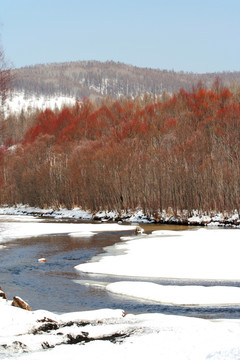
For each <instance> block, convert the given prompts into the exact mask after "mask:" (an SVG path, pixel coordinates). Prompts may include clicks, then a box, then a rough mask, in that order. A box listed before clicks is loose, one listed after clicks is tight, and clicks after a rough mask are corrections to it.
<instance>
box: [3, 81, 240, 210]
mask: <svg viewBox="0 0 240 360" xmlns="http://www.w3.org/2000/svg"><path fill="white" fill-rule="evenodd" d="M165 100H166V101H157V102H155V99H154V97H148V98H146V97H145V98H144V99H142V100H141V99H140V98H138V99H135V100H129V99H126V98H122V99H121V100H120V101H116V100H111V99H109V98H106V99H104V100H102V102H101V104H99V103H98V104H97V103H93V102H90V101H89V100H88V99H85V100H84V101H83V102H81V103H78V102H77V103H76V105H75V106H73V107H69V108H64V109H63V110H62V111H60V112H53V111H51V110H46V111H44V112H41V113H39V114H38V115H37V116H36V119H35V122H34V124H33V125H32V126H31V127H30V128H29V129H28V130H27V131H26V133H25V134H24V136H23V138H22V139H18V141H17V142H16V144H15V145H14V146H10V147H9V148H7V147H6V146H5V147H2V148H1V151H0V185H1V186H0V202H1V203H7V204H16V203H24V204H29V205H32V206H39V207H49V206H51V207H59V206H66V207H68V208H72V207H74V206H81V207H82V208H84V209H90V210H92V211H97V210H118V211H121V210H128V209H135V208H137V207H141V208H142V209H143V210H144V212H145V213H146V214H156V213H157V212H158V211H159V210H160V211H162V210H164V209H168V208H169V207H171V208H172V209H173V210H174V211H176V212H177V211H178V210H188V212H189V214H190V213H191V211H192V210H194V209H195V210H196V209H197V210H201V211H206V212H209V211H221V212H224V211H229V212H230V211H233V210H235V209H237V210H238V212H239V205H240V103H239V98H238V96H236V95H235V94H233V93H232V92H231V91H230V90H229V89H228V88H225V87H222V86H221V85H220V84H219V82H218V81H216V82H215V83H214V85H213V86H212V89H211V90H206V89H204V88H203V87H201V86H200V85H199V86H198V88H196V89H194V90H192V91H191V92H187V91H185V90H180V91H179V92H178V93H177V94H175V95H174V96H172V97H171V98H170V99H165ZM11 145H12V143H11Z"/></svg>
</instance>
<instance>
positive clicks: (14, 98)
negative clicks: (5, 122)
mask: <svg viewBox="0 0 240 360" xmlns="http://www.w3.org/2000/svg"><path fill="white" fill-rule="evenodd" d="M75 102H76V99H75V98H73V97H67V96H64V95H55V96H43V95H41V96H37V95H27V94H26V93H24V92H13V93H11V94H10V95H9V97H8V98H7V100H6V104H5V116H8V115H10V114H19V113H20V112H21V111H22V110H23V111H33V110H35V109H37V108H38V109H41V110H45V109H46V108H50V109H52V110H54V109H55V108H58V109H61V108H62V107H63V106H64V105H74V104H75Z"/></svg>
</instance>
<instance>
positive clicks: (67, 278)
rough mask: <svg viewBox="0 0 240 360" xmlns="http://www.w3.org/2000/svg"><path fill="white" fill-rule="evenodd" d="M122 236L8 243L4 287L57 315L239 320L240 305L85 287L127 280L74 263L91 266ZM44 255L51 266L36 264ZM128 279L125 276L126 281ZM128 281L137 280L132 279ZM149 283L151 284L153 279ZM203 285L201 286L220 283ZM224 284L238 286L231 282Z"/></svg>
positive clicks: (0, 267) (0, 257)
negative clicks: (119, 313)
mask: <svg viewBox="0 0 240 360" xmlns="http://www.w3.org/2000/svg"><path fill="white" fill-rule="evenodd" d="M4 221H6V219H4ZM141 226H142V227H144V229H145V232H147V233H149V232H151V231H154V230H183V229H187V228H186V227H185V226H180V227H179V226H174V225H172V226H166V225H152V224H146V225H145V224H144V225H141ZM0 229H1V226H0ZM131 234H132V232H127V233H126V232H124V236H125V235H131ZM122 235H123V233H122V234H121V233H116V232H106V233H100V234H97V235H94V236H93V237H85V238H84V237H80V238H76V237H74V238H73V237H70V236H63V235H61V236H57V235H55V236H38V237H33V238H25V239H21V240H20V239H18V240H15V241H12V242H9V243H7V244H6V247H5V248H4V249H1V250H0V274H1V275H0V285H1V286H2V288H3V290H4V291H5V292H6V294H7V296H8V298H9V299H11V298H13V296H15V295H18V296H20V297H22V298H23V299H24V300H26V301H27V302H29V304H30V306H31V307H32V309H33V310H35V309H39V308H41V309H46V310H50V311H53V312H71V311H84V310H92V309H100V308H113V309H116V308H118V309H119V308H121V309H124V310H125V311H126V312H132V313H141V312H144V313H146V312H161V313H165V314H177V315H186V316H201V317H205V318H214V317H215V318H220V317H222V318H223V317H227V318H240V306H232V307H230V308H229V307H227V306H222V307H217V308H215V307H209V306H208V307H191V306H189V307H187V306H186V307H182V306H172V305H163V304H158V303H154V302H146V301H141V300H136V299H131V298H126V297H123V296H120V295H116V294H112V293H108V292H107V291H106V290H105V289H104V287H96V286H94V287H93V286H85V285H84V283H86V282H89V283H91V280H94V282H96V281H97V282H98V283H101V282H104V283H108V282H113V281H119V280H123V278H122V277H114V276H103V275H95V276H93V275H89V274H84V273H79V272H77V271H76V270H75V269H74V266H75V265H78V264H80V263H83V262H86V261H88V260H90V259H91V258H92V257H93V256H95V255H96V254H98V253H100V252H103V247H106V246H110V245H113V244H114V243H115V242H117V241H119V240H120V237H121V236H122ZM41 257H45V258H46V259H47V262H46V263H40V262H38V261H37V260H38V259H39V258H41ZM126 279H127V278H126V277H125V278H124V280H126ZM128 279H129V280H132V278H128ZM141 280H142V279H141ZM144 280H145V281H151V279H144ZM154 282H157V283H159V284H163V285H173V284H176V283H178V285H186V284H188V285H189V284H194V285H195V284H196V282H193V281H191V282H189V281H188V282H186V281H185V282H184V281H182V282H179V280H178V281H174V280H171V279H158V280H156V279H154ZM200 283H201V285H215V284H216V283H211V284H209V282H208V283H206V284H204V282H200ZM198 284H199V282H198ZM218 285H219V283H218ZM222 285H232V286H233V284H230V283H226V282H225V283H222ZM239 285H240V284H239V283H237V282H235V283H234V286H239Z"/></svg>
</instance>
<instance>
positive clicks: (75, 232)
mask: <svg viewBox="0 0 240 360" xmlns="http://www.w3.org/2000/svg"><path fill="white" fill-rule="evenodd" d="M0 230H1V234H0V243H1V242H6V241H11V240H13V239H19V238H25V237H33V236H39V235H59V234H66V235H70V236H74V237H90V236H93V235H94V234H96V233H98V232H105V231H129V230H135V226H132V225H127V226H123V225H119V224H115V223H113V224H87V223H85V224H73V223H44V222H35V221H32V222H23V221H22V222H9V223H7V222H6V223H4V222H3V223H1V222H0Z"/></svg>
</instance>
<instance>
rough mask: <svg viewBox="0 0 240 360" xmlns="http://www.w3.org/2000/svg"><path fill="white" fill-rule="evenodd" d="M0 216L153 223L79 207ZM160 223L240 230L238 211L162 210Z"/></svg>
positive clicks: (20, 209)
mask: <svg viewBox="0 0 240 360" xmlns="http://www.w3.org/2000/svg"><path fill="white" fill-rule="evenodd" d="M0 215H40V216H48V217H53V218H70V219H71V218H72V219H82V220H94V219H97V220H102V221H118V220H123V221H126V222H130V223H131V222H138V223H151V222H155V221H156V219H154V218H153V217H152V216H147V215H146V214H144V213H143V211H142V210H141V209H136V210H128V211H122V212H121V214H119V213H118V212H117V211H99V212H96V213H94V214H93V213H91V212H90V211H88V210H83V209H81V208H79V207H76V208H74V209H71V210H68V209H65V208H60V209H58V210H55V209H40V208H34V207H31V206H28V205H21V204H19V205H16V206H12V207H9V206H5V207H0ZM159 221H160V223H168V224H181V223H184V224H189V225H207V226H210V227H212V226H214V227H216V226H231V227H234V228H236V227H237V228H240V217H239V214H238V211H237V210H235V211H234V212H232V213H224V214H223V213H211V214H208V215H206V214H204V213H202V212H199V211H193V215H192V216H190V217H189V216H188V215H187V212H186V211H182V212H178V214H177V217H176V216H174V215H173V211H172V210H171V209H169V210H168V211H166V210H163V211H162V212H161V213H160V212H159Z"/></svg>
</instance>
